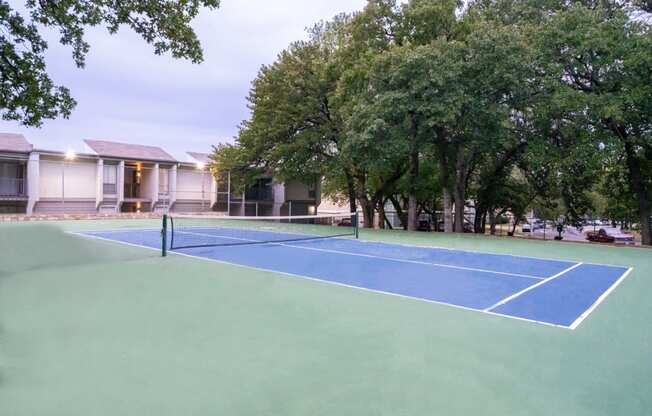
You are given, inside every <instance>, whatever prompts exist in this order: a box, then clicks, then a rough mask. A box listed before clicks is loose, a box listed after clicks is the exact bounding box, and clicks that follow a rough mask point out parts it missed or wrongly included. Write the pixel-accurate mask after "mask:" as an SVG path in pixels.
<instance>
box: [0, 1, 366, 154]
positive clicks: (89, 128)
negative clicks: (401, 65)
mask: <svg viewBox="0 0 652 416" xmlns="http://www.w3.org/2000/svg"><path fill="white" fill-rule="evenodd" d="M9 3H10V4H11V5H12V7H15V8H17V9H18V8H20V7H22V4H24V3H23V2H18V1H10V2H9ZM365 3H366V0H310V1H306V0H274V1H270V0H222V6H221V7H220V8H219V9H218V10H216V11H208V10H203V11H202V12H201V14H200V15H199V17H198V18H197V19H196V20H195V21H194V22H193V27H194V28H195V29H196V31H197V35H198V36H199V39H200V41H201V43H202V46H203V49H204V58H205V60H204V62H203V63H202V64H199V65H193V64H191V63H189V62H187V61H182V60H174V59H172V58H170V57H169V56H155V55H154V53H153V49H152V47H151V46H150V45H147V43H145V41H143V40H142V39H141V38H139V37H138V35H136V34H134V33H133V32H131V31H130V30H128V29H126V28H124V29H122V30H121V31H120V32H119V33H118V34H117V35H114V36H109V35H108V34H107V32H106V31H105V30H99V29H98V30H92V31H89V32H88V34H87V40H88V41H89V42H90V44H91V51H90V53H89V55H88V57H87V62H86V68H84V69H78V68H76V67H75V65H74V64H73V61H72V57H71V51H70V49H69V48H66V47H63V46H61V45H60V44H58V42H57V41H56V39H57V38H56V34H48V33H46V34H45V35H46V38H47V39H48V40H49V45H50V49H49V52H48V54H47V64H48V72H49V74H50V75H51V76H52V78H53V80H54V82H55V83H56V84H58V85H65V86H67V87H69V88H70V90H71V93H72V95H73V96H74V98H75V99H76V100H77V102H78V105H77V107H76V109H75V110H74V112H73V114H72V116H71V117H70V119H68V120H63V119H60V120H53V121H46V122H45V123H44V124H43V126H42V127H41V128H38V129H34V128H29V129H28V128H25V127H23V126H21V125H20V124H18V123H10V122H6V121H1V120H0V131H1V132H14V133H22V134H24V135H25V136H26V137H27V139H28V140H29V141H30V142H32V143H33V144H34V145H36V147H38V148H45V149H53V150H66V149H68V148H72V149H75V150H77V151H83V150H84V146H83V143H82V140H83V139H87V138H95V139H107V140H116V141H125V142H132V143H142V144H152V145H158V146H161V147H163V148H164V149H166V150H168V151H169V152H170V153H172V154H173V155H174V156H176V157H177V158H182V157H184V156H183V154H184V152H185V151H198V152H208V151H209V150H210V149H211V145H213V144H216V143H218V142H224V141H232V140H233V137H234V136H235V135H236V133H237V127H238V125H239V124H240V122H241V121H242V120H244V119H246V118H248V115H249V112H248V109H247V107H246V100H245V97H246V96H247V93H248V91H249V87H250V84H251V81H252V80H253V79H254V77H255V76H256V74H257V72H258V69H259V68H260V66H261V65H263V64H269V63H272V62H273V61H274V59H275V58H276V55H277V54H278V53H279V52H280V51H281V50H283V49H284V48H285V47H287V46H288V44H289V43H290V42H292V41H295V40H299V39H305V38H306V37H307V36H306V32H305V28H306V27H309V26H312V24H313V23H315V22H317V21H319V20H323V19H330V18H331V17H333V16H334V15H336V14H337V13H340V12H351V11H355V10H360V9H361V8H362V7H363V6H364V4H365Z"/></svg>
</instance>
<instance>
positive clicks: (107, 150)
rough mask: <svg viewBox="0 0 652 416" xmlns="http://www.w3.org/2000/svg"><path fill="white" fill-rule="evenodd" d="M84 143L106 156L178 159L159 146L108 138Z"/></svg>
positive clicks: (132, 158)
mask: <svg viewBox="0 0 652 416" xmlns="http://www.w3.org/2000/svg"><path fill="white" fill-rule="evenodd" d="M84 143H86V144H87V145H88V147H90V148H91V149H92V150H93V151H94V152H95V153H97V154H98V155H99V156H104V157H115V158H120V159H130V160H152V161H164V162H176V161H177V160H176V159H175V158H174V157H172V156H171V155H170V154H169V153H167V152H166V151H165V150H163V149H161V148H160V147H157V146H145V145H142V144H129V143H119V142H110V141H106V140H84Z"/></svg>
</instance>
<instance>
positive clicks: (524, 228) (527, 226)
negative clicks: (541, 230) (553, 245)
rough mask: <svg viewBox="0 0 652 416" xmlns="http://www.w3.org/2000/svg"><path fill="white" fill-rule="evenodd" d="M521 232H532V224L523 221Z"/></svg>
mask: <svg viewBox="0 0 652 416" xmlns="http://www.w3.org/2000/svg"><path fill="white" fill-rule="evenodd" d="M521 232H524V233H530V232H532V226H531V225H530V224H529V223H527V222H526V223H523V225H521Z"/></svg>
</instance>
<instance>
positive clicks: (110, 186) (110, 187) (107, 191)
mask: <svg viewBox="0 0 652 416" xmlns="http://www.w3.org/2000/svg"><path fill="white" fill-rule="evenodd" d="M102 189H103V192H104V195H115V194H117V193H118V186H117V185H116V184H115V183H105V184H102Z"/></svg>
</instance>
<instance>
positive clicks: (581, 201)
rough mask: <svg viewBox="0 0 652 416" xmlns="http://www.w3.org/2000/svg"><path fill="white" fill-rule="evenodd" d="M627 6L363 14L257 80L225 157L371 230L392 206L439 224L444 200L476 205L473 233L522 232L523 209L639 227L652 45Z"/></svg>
mask: <svg viewBox="0 0 652 416" xmlns="http://www.w3.org/2000/svg"><path fill="white" fill-rule="evenodd" d="M631 6H632V4H630V3H627V2H616V1H592V0H586V1H573V2H571V1H565V0H546V1H535V0H526V1H515V0H477V1H473V2H470V3H468V4H466V3H462V2H458V1H453V0H450V1H443V2H433V1H427V0H412V1H408V2H406V3H402V4H399V3H398V2H397V1H394V0H370V1H369V2H368V4H367V6H366V7H365V8H364V10H362V11H360V12H358V13H354V14H352V15H339V16H337V17H336V18H335V19H333V20H332V21H330V22H322V23H320V24H318V25H316V26H315V27H314V28H313V29H312V30H311V31H310V40H309V41H307V42H298V43H294V44H292V45H291V46H290V47H289V48H288V49H287V50H286V51H284V52H283V53H281V54H280V55H279V57H278V59H277V61H276V62H275V63H274V64H272V65H270V66H266V67H263V69H262V70H261V71H260V73H259V75H258V77H257V79H256V80H255V81H254V84H253V88H252V90H251V93H250V96H249V101H250V107H251V110H252V117H251V119H250V120H248V121H246V122H245V123H244V124H243V126H242V129H241V131H240V134H239V136H238V141H237V144H236V146H235V147H234V148H223V149H219V150H218V156H219V153H223V154H224V155H225V156H224V158H231V159H232V160H238V163H240V164H241V165H243V166H245V165H246V166H250V167H251V166H254V167H257V168H260V169H265V170H266V171H267V172H268V173H269V172H271V173H274V174H275V175H277V176H279V177H280V178H281V179H297V178H298V179H303V180H314V179H315V178H319V177H321V178H322V179H323V184H324V186H323V189H324V190H325V191H326V192H327V194H329V195H330V196H331V197H334V198H340V199H341V198H342V196H343V195H344V196H346V197H348V198H349V199H351V200H357V202H359V203H360V204H361V205H362V208H363V211H364V214H365V217H366V221H365V223H366V224H369V223H370V221H369V219H370V216H371V215H372V214H373V211H374V210H377V209H378V208H379V207H382V206H384V204H385V203H386V202H387V201H390V202H391V204H392V205H393V206H395V207H396V209H397V211H398V212H399V215H400V216H401V217H402V218H404V217H405V215H404V214H405V212H406V211H407V209H408V201H410V205H409V206H410V207H411V209H413V208H414V204H412V202H414V201H415V200H416V201H417V204H418V210H419V212H426V213H429V214H430V215H432V216H435V214H436V212H437V211H439V210H440V209H442V208H444V210H446V209H447V207H442V205H441V204H442V199H443V198H442V195H444V193H445V194H446V195H452V196H454V199H455V203H456V205H457V206H458V207H460V206H462V205H465V204H467V202H468V201H469V200H470V199H472V200H473V201H474V202H475V209H476V218H475V229H476V231H477V232H484V226H485V221H486V218H487V216H488V215H489V216H491V217H495V215H502V214H505V213H507V212H510V213H511V214H512V215H513V217H514V218H515V219H516V220H517V221H518V220H521V219H522V218H523V217H524V216H525V213H526V212H527V211H528V210H529V209H535V211H536V212H537V214H538V215H540V216H543V217H545V218H548V219H557V218H560V217H564V218H566V220H567V221H569V222H571V223H575V224H578V223H579V222H580V221H581V220H582V219H583V217H584V216H586V215H587V214H589V213H595V212H596V211H604V212H609V213H610V215H611V216H613V217H614V218H616V217H618V218H631V214H632V213H633V212H636V213H637V215H638V219H639V221H641V222H643V220H644V218H645V215H646V214H645V213H646V212H647V213H648V215H649V195H650V192H649V190H650V185H651V182H652V165H651V162H650V161H651V160H652V157H651V156H652V145H651V143H652V136H651V135H652V124H651V117H650V115H651V114H652V78H651V77H652V72H650V70H649V68H651V67H652V54H651V53H650V51H651V50H652V35H651V34H650V32H651V31H650V27H649V25H648V24H647V23H645V21H644V20H641V19H637V20H634V19H632V18H631V14H630V11H631ZM231 152H235V153H236V154H231ZM225 163H228V162H225ZM610 186H611V187H617V189H618V190H612V191H609V188H608V187H610ZM597 191H600V192H601V193H602V194H603V196H604V198H599V197H596V192H597ZM608 191H609V192H608ZM636 199H638V203H636V201H635V200H636ZM641 201H643V202H641ZM645 201H647V208H646V205H645V203H644V202H645ZM612 207H617V209H616V208H613V209H612ZM646 210H647V211H646ZM380 211H382V210H380ZM459 213H463V210H461V209H456V215H457V214H459ZM460 218H461V217H460ZM460 218H456V221H457V223H458V224H459V223H461V222H462V221H460ZM460 230H461V227H458V231H460ZM644 241H646V240H645V238H644Z"/></svg>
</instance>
